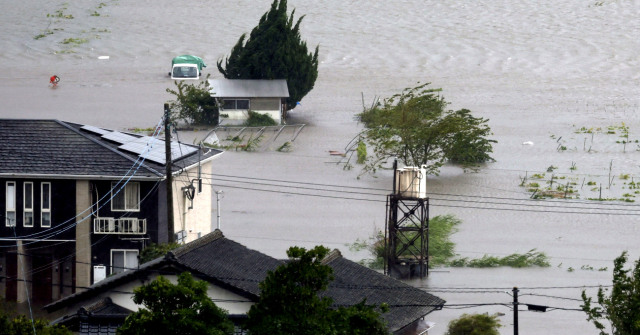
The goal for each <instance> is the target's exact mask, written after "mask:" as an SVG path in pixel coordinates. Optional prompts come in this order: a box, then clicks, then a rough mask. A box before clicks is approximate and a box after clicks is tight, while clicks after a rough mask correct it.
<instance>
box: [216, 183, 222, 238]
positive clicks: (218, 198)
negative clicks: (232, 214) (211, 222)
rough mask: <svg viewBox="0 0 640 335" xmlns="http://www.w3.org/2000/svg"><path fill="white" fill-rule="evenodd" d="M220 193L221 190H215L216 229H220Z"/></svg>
mask: <svg viewBox="0 0 640 335" xmlns="http://www.w3.org/2000/svg"><path fill="white" fill-rule="evenodd" d="M220 194H222V190H220V191H216V202H217V205H218V208H217V210H216V211H217V212H218V230H220Z"/></svg>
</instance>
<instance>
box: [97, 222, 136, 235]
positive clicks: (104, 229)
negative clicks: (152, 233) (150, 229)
mask: <svg viewBox="0 0 640 335" xmlns="http://www.w3.org/2000/svg"><path fill="white" fill-rule="evenodd" d="M93 233H94V234H122V235H140V234H146V233H147V219H138V218H119V219H116V218H97V219H93Z"/></svg>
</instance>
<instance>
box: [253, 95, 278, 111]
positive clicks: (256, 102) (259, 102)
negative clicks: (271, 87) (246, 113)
mask: <svg viewBox="0 0 640 335" xmlns="http://www.w3.org/2000/svg"><path fill="white" fill-rule="evenodd" d="M251 108H252V110H254V111H268V110H269V111H277V110H280V99H266V98H262V99H251Z"/></svg>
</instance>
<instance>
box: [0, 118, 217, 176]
mask: <svg viewBox="0 0 640 335" xmlns="http://www.w3.org/2000/svg"><path fill="white" fill-rule="evenodd" d="M82 126H83V125H80V124H74V123H69V122H63V121H58V120H26V119H0V161H2V164H0V175H10V176H17V177H20V176H34V175H38V176H48V177H68V176H73V177H75V178H78V177H86V178H90V177H95V176H101V177H102V176H104V177H113V176H124V175H127V174H131V171H132V169H131V168H132V166H134V163H135V162H136V160H138V155H137V154H133V153H129V152H126V151H123V150H119V149H118V145H116V144H114V143H112V142H109V141H107V140H105V139H103V138H101V137H100V135H98V134H93V133H91V132H87V131H84V130H81V129H80V128H81V127H82ZM132 136H139V135H132ZM219 153H221V151H219V150H209V151H208V153H205V154H201V155H200V156H199V155H198V154H192V155H189V156H186V157H184V158H183V159H181V160H174V162H173V163H174V164H173V169H174V171H177V170H179V169H181V168H184V167H187V166H191V165H193V164H196V163H197V162H198V160H199V159H200V160H206V159H208V158H210V157H213V156H215V155H217V154H219ZM164 175H165V167H164V165H162V164H158V163H155V162H152V161H150V160H146V161H144V162H143V163H142V165H140V167H139V168H138V169H137V171H136V174H135V177H134V179H139V178H154V179H155V178H162V177H163V176H164Z"/></svg>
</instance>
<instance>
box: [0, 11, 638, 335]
mask: <svg viewBox="0 0 640 335" xmlns="http://www.w3.org/2000/svg"><path fill="white" fill-rule="evenodd" d="M270 3H271V1H255V0H239V1H235V2H221V1H203V0H195V1H191V2H189V5H188V6H180V7H176V6H175V2H171V1H167V0H158V1H124V0H102V1H92V0H89V1H83V2H77V3H76V2H63V1H50V2H42V1H35V0H26V1H21V2H19V3H13V2H12V3H9V2H3V3H1V4H0V9H2V10H1V11H0V22H2V23H1V24H0V34H2V36H3V40H2V42H0V43H1V45H2V48H0V61H1V64H2V65H0V69H1V70H2V71H0V72H1V73H0V100H1V101H2V107H0V116H1V117H7V118H47V119H49V118H53V119H60V120H64V121H71V122H78V123H86V124H91V125H94V126H99V127H106V128H114V129H128V128H131V127H142V128H146V127H154V126H155V125H156V124H157V123H158V121H159V120H160V118H161V117H162V113H163V103H164V102H166V101H167V100H169V99H171V96H170V95H169V94H168V93H166V91H165V90H166V88H169V87H173V83H172V82H171V80H169V79H168V78H167V76H166V75H167V71H168V69H169V65H170V60H171V59H172V58H173V57H174V56H176V55H179V54H195V55H199V56H201V57H202V58H203V59H204V60H205V62H206V63H207V65H208V67H207V68H206V69H205V70H204V73H205V75H206V74H211V75H212V76H213V77H220V74H219V73H218V71H217V69H216V66H215V63H216V62H217V61H218V60H221V59H223V57H225V56H226V55H228V53H229V52H230V50H231V48H232V47H233V45H234V44H235V42H236V41H237V39H238V37H239V36H240V35H241V34H242V33H248V32H250V30H251V29H252V28H253V27H254V26H255V25H256V24H257V22H258V20H259V18H260V16H261V15H262V14H263V13H264V12H265V11H266V10H267V9H268V8H269V5H270ZM288 4H289V9H290V10H292V9H293V8H295V9H296V12H295V13H296V16H301V15H306V16H305V18H304V20H303V23H302V26H301V31H302V37H303V39H305V40H306V41H307V43H308V45H309V46H311V47H315V46H316V45H319V46H320V61H321V64H320V67H319V78H318V80H317V82H316V85H315V88H314V89H313V91H311V92H310V93H309V94H308V96H306V97H305V98H304V99H303V100H302V101H301V105H300V106H298V107H297V108H296V109H294V110H293V111H292V112H291V113H290V118H289V120H288V124H290V125H302V124H304V125H305V126H304V127H303V128H302V127H300V128H295V127H285V128H284V129H282V130H281V131H280V130H279V128H274V129H265V130H264V131H263V134H264V136H265V137H264V138H263V140H262V141H261V145H260V148H259V150H255V151H244V150H242V149H241V148H240V150H235V148H234V149H231V150H228V151H227V152H226V153H224V154H223V155H222V156H221V157H220V158H219V159H217V160H216V161H215V164H214V167H213V170H212V171H211V172H210V174H208V175H207V176H206V177H207V182H208V183H210V184H212V185H214V190H217V191H222V193H221V195H220V197H221V200H220V214H221V226H222V231H223V232H224V234H225V235H226V236H227V237H229V238H231V239H234V240H237V241H238V242H240V243H242V244H244V245H246V246H247V247H249V248H252V249H256V250H259V251H262V252H264V253H267V254H269V255H272V256H275V257H284V256H285V251H286V249H287V248H288V247H289V246H292V245H300V246H306V247H312V246H314V245H316V244H323V245H326V246H328V247H330V248H338V249H340V251H341V252H342V253H343V255H344V256H345V257H348V258H350V259H353V260H360V259H362V258H366V257H369V255H368V254H367V253H366V252H363V251H360V252H356V251H351V250H349V248H348V245H350V244H351V243H353V242H355V241H357V240H366V239H368V238H369V237H370V236H372V235H373V234H375V232H376V231H378V230H380V229H383V227H384V224H385V217H386V208H385V203H386V196H387V195H388V194H389V193H390V192H391V187H392V179H391V173H390V172H389V171H382V172H380V173H379V174H378V175H377V176H375V177H374V176H369V175H363V176H360V170H359V167H358V166H355V167H354V168H353V169H351V170H345V169H344V165H343V164H340V163H341V162H343V157H342V156H339V155H335V154H334V152H338V153H344V152H345V151H346V148H345V147H346V145H347V144H348V143H349V142H350V141H351V139H352V138H353V137H354V136H356V135H357V134H358V132H359V131H360V130H361V125H359V124H358V123H357V122H356V121H355V120H354V115H355V114H356V113H358V112H360V111H361V109H362V105H363V103H364V104H366V105H368V104H370V102H371V101H373V99H374V98H376V97H386V96H390V95H392V94H394V93H398V92H400V91H401V90H402V89H403V88H405V87H411V86H415V84H416V83H417V82H419V81H420V82H431V83H432V86H433V87H441V88H443V95H444V97H445V99H446V100H447V101H450V102H451V108H452V109H459V108H468V109H470V110H471V111H472V112H473V113H474V115H477V116H482V117H485V118H488V119H489V120H490V122H489V125H490V126H491V128H492V130H493V132H494V136H493V138H494V139H496V140H497V141H498V143H497V144H496V145H495V147H494V158H495V159H496V162H495V163H491V164H488V165H487V166H485V167H484V168H483V169H482V170H480V172H478V173H464V172H463V171H462V170H461V169H459V168H456V167H452V166H447V167H445V168H444V169H443V171H442V173H441V174H440V175H439V176H432V177H430V178H429V180H428V184H427V187H428V193H429V197H430V215H431V216H435V215H440V214H454V215H455V216H457V217H458V218H460V219H461V220H462V221H463V223H462V225H461V226H460V227H459V231H458V232H457V233H456V234H455V235H454V241H455V242H456V245H457V247H456V251H457V252H458V253H459V254H460V255H461V256H463V257H481V256H483V255H485V254H489V255H496V256H505V255H508V254H511V253H514V252H519V253H524V252H527V251H529V250H531V249H537V250H538V251H542V252H545V253H546V254H547V255H548V256H550V260H551V264H552V265H551V267H548V268H527V269H511V268H495V269H471V268H441V269H434V270H433V271H432V272H431V275H430V276H429V278H427V279H425V280H414V281H411V284H412V285H415V286H418V287H423V288H424V289H426V290H429V291H430V292H432V293H434V294H436V295H438V296H440V297H442V298H443V299H445V300H447V302H448V304H450V306H448V308H445V309H444V310H442V311H437V312H434V313H432V314H430V315H428V317H427V319H428V320H430V321H434V322H436V324H437V325H436V327H435V328H434V329H433V330H432V331H430V332H429V333H430V334H432V335H434V334H435V335H440V334H443V333H444V332H445V331H446V324H447V323H448V322H449V320H451V319H453V318H456V317H458V316H460V315H461V314H462V313H484V312H489V313H502V314H504V315H503V316H501V317H500V320H501V321H502V323H503V324H504V325H505V327H504V328H502V329H501V333H504V334H507V333H512V332H513V325H512V310H511V305H510V302H511V301H512V297H511V296H510V295H509V294H510V293H511V290H512V288H513V287H514V286H518V287H519V288H520V293H519V295H520V299H519V300H520V301H521V302H524V303H530V304H538V305H545V306H550V307H554V308H555V309H549V310H548V311H547V312H546V313H533V312H526V311H524V310H525V309H526V308H525V307H524V306H521V307H520V308H521V310H523V311H522V312H521V313H520V321H519V329H520V332H521V333H522V334H550V333H562V334H597V331H596V330H595V328H594V327H593V326H592V325H590V324H588V323H587V322H586V321H585V315H584V314H583V313H582V312H580V311H577V309H579V305H580V301H579V297H580V292H581V291H582V289H583V288H586V289H587V290H588V291H589V292H590V293H592V294H593V292H594V290H595V289H594V288H593V287H592V286H594V285H609V284H610V283H611V268H612V261H613V259H614V258H615V257H616V256H618V255H620V253H621V252H622V251H623V250H629V252H630V256H631V259H638V257H640V244H639V243H638V240H639V238H640V228H639V227H640V226H639V225H640V220H639V219H638V210H639V209H640V207H638V205H637V201H638V200H640V197H637V196H636V193H635V191H636V190H635V189H633V188H631V186H630V182H633V183H635V182H637V181H638V180H640V171H639V167H638V165H639V164H638V162H639V161H640V160H639V158H640V152H638V149H640V147H639V146H638V144H637V142H636V141H637V140H638V139H640V113H639V112H640V95H638V87H640V85H639V84H640V71H638V69H639V68H640V56H638V55H640V41H639V40H638V38H637V32H638V31H640V21H638V20H637V17H638V16H639V14H640V2H639V1H637V0H630V1H625V0H618V1H599V2H595V1H593V2H590V1H560V2H558V1H551V0H544V1H536V2H531V1H509V0H499V1H475V2H472V3H470V2H468V1H462V0H454V1H431V0H430V1H418V0H405V1H395V2H388V1H387V2H385V1H361V0H358V1H349V2H344V1H333V0H331V1H308V0H291V1H289V2H288ZM106 56H108V57H106ZM54 74H56V75H58V76H59V77H60V78H61V81H60V83H59V85H58V86H57V88H55V89H53V88H51V87H49V85H48V80H49V77H50V76H52V75H54ZM621 126H624V127H628V131H627V138H625V139H624V140H625V141H626V139H629V143H627V144H621V143H620V141H621V136H622V135H624V134H623V133H622V132H621V131H620V129H621V128H620V127H621ZM583 127H584V128H585V129H593V131H592V132H591V133H588V132H586V131H582V130H581V129H582V128H583ZM610 127H614V133H609V128H610ZM598 128H599V129H600V131H598V130H597V129H598ZM297 129H301V130H300V131H299V132H298V133H297V134H296V131H297ZM234 131H235V130H230V129H227V130H224V129H219V130H218V131H216V136H217V137H218V139H223V140H226V139H227V138H229V136H231V138H233V136H235V135H236V134H235V133H234ZM278 132H280V134H279V135H278V136H275V135H276V134H277V133H278ZM207 134H209V130H206V131H202V130H201V131H198V132H184V133H181V135H180V136H181V138H184V139H185V140H186V141H189V142H190V141H193V140H199V139H202V138H204V137H206V136H205V135H207ZM240 135H241V134H240ZM43 136H46V134H43ZM294 138H295V140H293V139H294ZM270 139H273V141H271V140H270ZM290 139H291V141H289V140H290ZM285 142H290V146H289V148H288V150H282V151H278V150H277V149H278V148H280V147H281V146H282V145H283V144H284V143H285ZM525 143H526V144H525ZM227 144H228V145H231V144H232V143H227ZM563 147H564V148H563ZM230 148H231V147H230ZM535 175H538V176H541V177H540V178H537V177H534V176H535ZM536 178H537V179H536ZM554 180H555V183H560V184H564V185H568V184H569V183H575V185H572V186H573V187H574V189H575V191H576V193H577V195H578V196H577V197H574V198H572V199H546V200H534V199H531V193H532V192H531V191H530V190H529V189H530V187H528V186H527V185H528V184H530V183H532V182H536V183H538V184H542V185H546V184H547V183H549V182H551V181H554ZM523 181H526V182H523ZM591 183H593V184H591ZM521 185H522V186H521ZM556 186H557V184H556ZM600 186H602V188H601V187H600ZM625 194H627V195H628V196H625ZM588 198H598V199H604V200H606V201H593V200H587V199H588ZM214 199H215V197H214ZM625 199H627V201H625ZM632 201H633V202H632ZM216 205H217V204H216V203H215V202H214V203H213V208H214V213H213V214H214V218H215V217H216V215H217V210H216ZM605 268H606V269H605ZM600 270H601V271H600Z"/></svg>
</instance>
